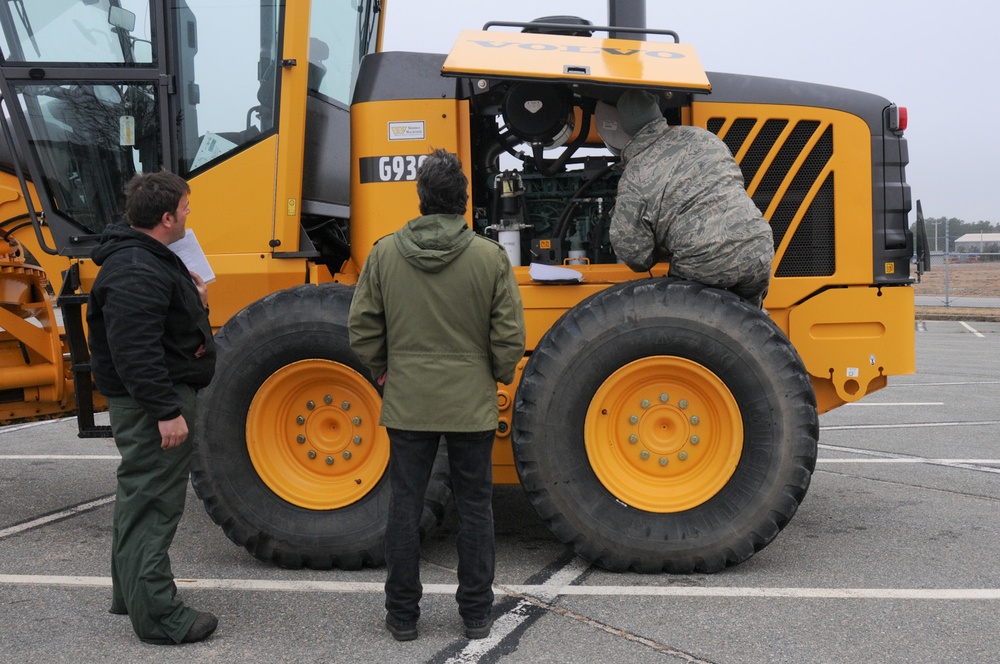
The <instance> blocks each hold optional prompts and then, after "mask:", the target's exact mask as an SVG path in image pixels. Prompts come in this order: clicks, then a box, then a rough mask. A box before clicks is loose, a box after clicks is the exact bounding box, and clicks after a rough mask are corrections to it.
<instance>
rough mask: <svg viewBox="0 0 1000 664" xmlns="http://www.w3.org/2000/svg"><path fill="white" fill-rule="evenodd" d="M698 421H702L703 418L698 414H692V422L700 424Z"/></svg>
mask: <svg viewBox="0 0 1000 664" xmlns="http://www.w3.org/2000/svg"><path fill="white" fill-rule="evenodd" d="M698 422H701V418H700V417H698V416H697V415H692V416H691V424H698Z"/></svg>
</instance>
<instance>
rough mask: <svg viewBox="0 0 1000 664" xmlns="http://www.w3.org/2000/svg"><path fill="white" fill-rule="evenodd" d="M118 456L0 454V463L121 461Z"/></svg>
mask: <svg viewBox="0 0 1000 664" xmlns="http://www.w3.org/2000/svg"><path fill="white" fill-rule="evenodd" d="M121 459H122V458H121V455H118V454H0V461H31V460H35V461H70V460H72V461H121Z"/></svg>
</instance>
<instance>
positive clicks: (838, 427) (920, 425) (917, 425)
mask: <svg viewBox="0 0 1000 664" xmlns="http://www.w3.org/2000/svg"><path fill="white" fill-rule="evenodd" d="M998 424H1000V420H980V421H976V422H908V423H905V424H833V425H828V426H821V427H820V428H819V430H820V431H855V430H858V429H925V428H928V427H982V426H986V427H995V426H997V425H998Z"/></svg>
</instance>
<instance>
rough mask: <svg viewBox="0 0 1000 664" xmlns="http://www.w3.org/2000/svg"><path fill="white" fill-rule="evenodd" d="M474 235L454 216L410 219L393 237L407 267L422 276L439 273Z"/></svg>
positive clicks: (463, 221) (460, 217)
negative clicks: (414, 269) (415, 270)
mask: <svg viewBox="0 0 1000 664" xmlns="http://www.w3.org/2000/svg"><path fill="white" fill-rule="evenodd" d="M475 236H476V234H475V233H474V232H473V231H472V229H471V228H469V226H468V224H466V223H465V218H464V217H462V216H461V215H457V214H428V215H424V216H422V217H417V218H416V219H412V220H410V221H409V222H407V224H406V225H405V226H403V227H402V228H400V229H399V230H398V231H396V232H395V233H394V234H393V239H394V241H395V243H396V248H397V249H399V253H401V254H402V255H403V258H405V259H406V261H407V262H408V263H410V264H411V265H413V266H414V267H416V268H418V269H420V270H423V271H424V272H440V271H441V270H443V269H444V268H445V267H447V266H448V265H449V264H450V263H451V262H452V261H453V260H455V259H456V258H458V257H459V256H460V255H461V254H462V252H463V251H465V249H466V248H467V247H468V246H469V245H470V244H471V243H472V240H473V238H474V237H475Z"/></svg>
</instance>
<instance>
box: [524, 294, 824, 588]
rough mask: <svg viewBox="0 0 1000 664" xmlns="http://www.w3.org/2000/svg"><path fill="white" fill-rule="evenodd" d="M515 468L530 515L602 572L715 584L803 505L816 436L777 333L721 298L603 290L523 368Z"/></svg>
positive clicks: (793, 363)
mask: <svg viewBox="0 0 1000 664" xmlns="http://www.w3.org/2000/svg"><path fill="white" fill-rule="evenodd" d="M515 402H516V403H515V415H514V426H513V447H514V460H515V463H516V466H517V471H518V474H519V476H520V478H521V483H522V485H523V486H524V488H525V490H526V491H527V493H528V496H529V498H530V500H531V502H532V504H533V505H534V507H535V509H536V511H537V512H538V514H539V515H540V517H541V518H542V519H543V520H545V521H546V522H547V523H548V525H549V527H550V529H551V530H552V532H553V533H554V534H555V535H556V536H557V537H558V538H559V539H561V540H562V541H563V542H566V543H568V544H571V545H572V546H573V549H574V550H575V551H576V553H577V554H578V555H580V556H581V557H583V558H585V559H586V560H588V561H591V562H594V563H596V564H598V565H600V566H602V567H605V568H607V569H611V570H627V569H631V570H635V571H638V572H660V571H666V572H672V573H690V572H716V571H719V570H721V569H724V568H725V567H727V566H729V565H733V564H736V563H739V562H742V561H744V560H746V559H747V558H749V557H750V556H752V555H753V554H754V553H755V552H756V551H759V550H760V549H762V548H763V547H764V546H766V545H767V544H768V543H769V542H771V540H773V539H774V537H775V536H776V535H777V534H778V532H779V531H780V530H781V529H782V528H783V527H784V526H785V524H786V523H787V522H788V521H789V519H791V517H792V515H793V514H794V513H795V511H796V509H797V508H798V506H799V504H800V503H801V501H802V499H803V498H804V496H805V493H806V490H807V488H808V486H809V481H810V478H811V476H812V471H813V469H814V467H815V462H816V446H817V439H818V435H819V424H818V418H817V412H816V400H815V395H814V393H813V390H812V386H811V383H810V380H809V377H808V375H807V373H806V370H805V368H804V366H803V364H802V362H801V360H800V358H799V356H798V354H797V353H796V352H795V349H794V348H793V347H792V345H791V343H790V342H789V341H788V339H787V337H785V335H784V334H783V333H782V332H781V330H780V329H779V328H778V327H777V326H776V325H774V323H772V322H771V320H770V319H769V318H768V317H767V316H766V315H765V314H764V313H763V312H761V311H760V310H759V309H756V308H754V307H752V306H749V305H748V304H746V303H745V302H743V301H742V300H740V299H739V298H737V297H735V296H733V295H732V294H730V293H727V292H724V291H720V290H716V289H712V288H707V287H704V286H702V285H700V284H696V283H693V282H688V281H681V280H675V279H644V280H638V281H632V282H628V283H625V284H620V285H618V286H614V287H612V288H609V289H607V290H605V291H602V292H600V293H598V294H596V295H594V296H591V297H590V298H588V299H586V300H584V301H583V302H582V303H581V304H579V305H578V306H576V307H574V308H573V309H571V310H569V311H568V312H566V313H565V314H564V315H563V316H562V318H560V319H559V320H558V321H557V322H556V324H555V325H553V326H552V328H551V329H550V330H549V331H548V332H547V333H546V335H545V336H544V337H543V338H542V340H541V342H540V343H539V344H538V347H537V348H536V350H535V352H534V353H533V354H532V356H531V358H530V360H529V361H528V363H527V366H526V367H525V370H524V374H523V377H522V379H521V383H520V385H519V387H518V390H517V395H516V398H515Z"/></svg>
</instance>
